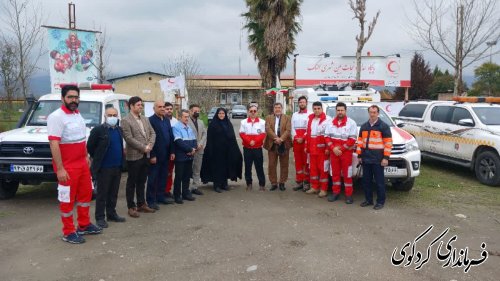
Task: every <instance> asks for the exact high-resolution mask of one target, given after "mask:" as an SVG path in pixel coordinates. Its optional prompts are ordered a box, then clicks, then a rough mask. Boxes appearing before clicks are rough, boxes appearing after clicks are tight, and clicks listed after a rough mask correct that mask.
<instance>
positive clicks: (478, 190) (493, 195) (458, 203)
mask: <svg viewBox="0 0 500 281" xmlns="http://www.w3.org/2000/svg"><path fill="white" fill-rule="evenodd" d="M388 197H389V198H391V199H390V200H391V201H393V202H396V203H397V204H405V205H415V204H417V205H422V204H431V205H433V206H441V207H443V208H452V209H454V208H463V207H466V208H468V207H470V208H475V207H476V206H479V205H481V206H485V207H488V208H490V207H491V208H498V210H499V211H500V187H491V186H487V185H483V184H481V183H480V182H479V181H478V180H477V179H476V177H475V175H474V173H473V172H472V171H471V170H469V169H467V168H463V167H460V166H455V165H451V164H446V163H444V162H439V161H434V160H427V159H424V161H423V163H422V170H421V173H420V176H419V177H417V180H416V181H415V186H414V187H413V189H412V190H411V191H410V192H398V191H395V190H390V191H389V194H388Z"/></svg>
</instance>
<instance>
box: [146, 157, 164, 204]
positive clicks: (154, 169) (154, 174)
mask: <svg viewBox="0 0 500 281" xmlns="http://www.w3.org/2000/svg"><path fill="white" fill-rule="evenodd" d="M167 173H168V159H167V160H166V161H158V162H156V164H152V165H150V166H149V174H148V187H147V192H146V201H147V202H148V205H149V206H151V205H152V204H157V203H158V202H161V201H164V200H165V186H166V185H167Z"/></svg>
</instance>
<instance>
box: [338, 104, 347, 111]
mask: <svg viewBox="0 0 500 281" xmlns="http://www.w3.org/2000/svg"><path fill="white" fill-rule="evenodd" d="M339 107H343V108H344V109H345V110H347V105H346V104H345V103H343V102H339V103H337V105H336V106H335V109H337V108H339Z"/></svg>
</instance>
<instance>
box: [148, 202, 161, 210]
mask: <svg viewBox="0 0 500 281" xmlns="http://www.w3.org/2000/svg"><path fill="white" fill-rule="evenodd" d="M149 208H151V209H153V210H157V211H159V210H160V206H158V204H155V203H153V204H149Z"/></svg>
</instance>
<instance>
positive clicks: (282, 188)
mask: <svg viewBox="0 0 500 281" xmlns="http://www.w3.org/2000/svg"><path fill="white" fill-rule="evenodd" d="M280 190H281V191H285V190H286V187H285V184H284V183H280Z"/></svg>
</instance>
